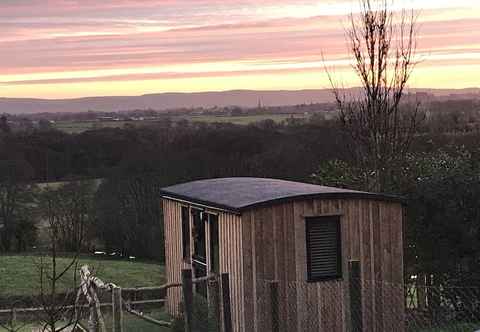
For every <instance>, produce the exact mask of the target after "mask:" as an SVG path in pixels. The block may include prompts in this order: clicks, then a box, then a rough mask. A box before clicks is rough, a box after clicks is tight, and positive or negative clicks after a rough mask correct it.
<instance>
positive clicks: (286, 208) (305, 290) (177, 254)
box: [163, 199, 405, 332]
mask: <svg viewBox="0 0 480 332" xmlns="http://www.w3.org/2000/svg"><path fill="white" fill-rule="evenodd" d="M163 207H164V218H165V234H166V241H165V246H166V248H165V252H166V270H167V279H168V282H179V281H180V280H181V269H182V268H184V267H186V266H187V265H186V264H185V263H184V262H183V258H182V237H181V204H180V203H178V202H175V201H171V200H166V199H164V201H163ZM207 212H208V211H207ZM216 213H218V225H219V241H220V243H219V244H220V271H221V272H227V273H229V275H230V286H231V303H232V319H233V328H234V331H236V332H237V331H238V332H244V331H245V332H251V331H252V332H253V331H255V332H265V331H269V328H270V329H271V323H270V318H271V317H270V311H269V310H268V308H269V305H268V304H269V303H268V301H269V294H268V292H266V289H268V288H267V287H268V283H266V281H269V280H276V281H279V298H280V300H281V301H280V304H279V305H280V306H279V315H280V320H281V322H283V323H284V324H281V325H282V329H281V332H290V331H332V332H336V331H342V332H343V331H348V330H349V325H350V313H349V306H348V304H349V291H348V284H347V283H346V282H345V281H347V280H348V261H349V260H353V259H355V260H360V263H361V276H362V280H363V285H362V286H363V288H362V289H363V293H362V295H363V296H362V305H363V312H362V314H363V323H364V331H369V332H370V331H373V332H381V331H404V328H405V327H404V323H403V316H402V315H403V307H404V303H403V286H402V283H403V249H402V247H403V239H402V236H403V235H402V234H403V229H402V218H403V208H402V206H401V205H400V204H398V203H389V202H381V201H374V200H365V199H363V200H361V199H341V200H333V199H329V200H321V199H314V200H312V199H310V200H305V201H296V202H287V203H284V204H277V205H272V206H267V207H262V208H256V209H252V210H249V211H247V212H245V213H243V214H242V216H238V215H234V214H229V213H225V212H216ZM331 214H338V215H341V219H340V222H341V233H342V263H343V264H342V270H343V279H342V280H339V281H326V282H314V283H307V282H306V280H307V266H306V262H307V259H306V240H305V217H306V216H321V215H331ZM209 245H210V243H209V242H207V257H208V259H210V258H209V257H210V255H209ZM392 284H393V285H395V286H394V287H393V286H391V285H392ZM385 285H387V286H385ZM180 302H181V291H180V289H172V290H169V293H168V309H169V312H171V313H173V314H178V306H179V303H180ZM265 309H267V310H265Z"/></svg>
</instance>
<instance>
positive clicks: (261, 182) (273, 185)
mask: <svg viewBox="0 0 480 332" xmlns="http://www.w3.org/2000/svg"><path fill="white" fill-rule="evenodd" d="M162 193H163V195H162V196H163V197H166V198H168V197H169V198H174V199H180V200H185V201H188V202H192V203H197V204H201V205H207V206H210V207H215V208H219V209H225V210H230V211H234V212H242V211H245V210H247V209H250V208H253V207H257V206H262V205H268V204H273V203H275V202H285V201H292V200H301V199H306V198H313V197H320V198H366V199H380V200H387V201H396V202H400V201H401V200H400V199H399V198H398V197H394V196H386V195H381V194H374V193H368V192H363V191H355V190H347V189H340V188H333V187H325V186H318V185H314V184H308V183H301V182H293V181H285V180H277V179H265V178H248V177H236V178H219V179H208V180H198V181H192V182H187V183H182V184H178V185H174V186H170V187H166V188H163V189H162Z"/></svg>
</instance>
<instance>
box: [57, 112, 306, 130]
mask: <svg viewBox="0 0 480 332" xmlns="http://www.w3.org/2000/svg"><path fill="white" fill-rule="evenodd" d="M168 118H169V119H170V120H171V121H173V122H179V121H182V120H187V121H189V122H203V123H232V124H237V125H248V124H251V123H255V122H260V121H264V120H273V121H275V122H277V123H280V122H282V121H285V120H287V119H291V118H294V119H308V118H309V115H304V114H260V115H241V116H226V115H223V116H219V115H208V114H207V115H176V116H172V117H168ZM158 121H160V120H143V121H127V120H119V121H114V120H112V121H57V122H56V123H55V124H54V128H56V129H58V130H61V131H63V132H66V133H69V134H78V133H81V132H84V131H86V130H92V129H100V128H123V127H125V126H134V127H143V126H152V125H155V124H156V123H157V122H158Z"/></svg>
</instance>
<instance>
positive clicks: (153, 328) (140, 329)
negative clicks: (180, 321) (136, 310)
mask: <svg viewBox="0 0 480 332" xmlns="http://www.w3.org/2000/svg"><path fill="white" fill-rule="evenodd" d="M145 315H147V316H149V317H152V318H154V319H157V320H163V321H167V322H169V321H171V318H170V316H169V315H168V314H167V313H166V312H165V311H163V310H161V311H160V310H159V311H152V312H146V313H145ZM123 327H124V331H135V332H168V331H170V329H169V328H167V327H162V326H157V325H154V324H152V323H149V322H147V321H145V320H143V319H141V318H138V317H136V316H133V315H132V314H129V313H127V312H124V313H123Z"/></svg>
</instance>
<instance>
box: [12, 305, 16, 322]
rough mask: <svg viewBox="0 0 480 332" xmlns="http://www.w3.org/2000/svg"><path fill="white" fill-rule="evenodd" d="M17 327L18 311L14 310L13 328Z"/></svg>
mask: <svg viewBox="0 0 480 332" xmlns="http://www.w3.org/2000/svg"><path fill="white" fill-rule="evenodd" d="M16 325H17V309H15V307H14V308H12V327H14V326H16Z"/></svg>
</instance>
